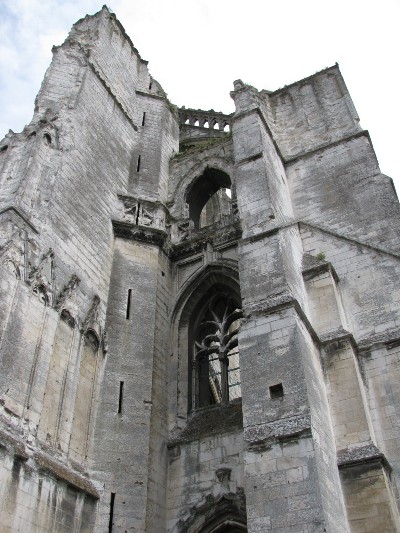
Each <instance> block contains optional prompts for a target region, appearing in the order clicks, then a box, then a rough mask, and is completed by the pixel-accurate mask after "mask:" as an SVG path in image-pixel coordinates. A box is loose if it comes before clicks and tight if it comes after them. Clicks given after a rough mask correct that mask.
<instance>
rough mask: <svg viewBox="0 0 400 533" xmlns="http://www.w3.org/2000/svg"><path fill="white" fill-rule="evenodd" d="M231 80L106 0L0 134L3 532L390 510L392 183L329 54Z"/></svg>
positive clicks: (396, 364) (244, 521)
mask: <svg viewBox="0 0 400 533" xmlns="http://www.w3.org/2000/svg"><path fill="white" fill-rule="evenodd" d="M228 89H229V88H227V90H228ZM231 97H232V98H233V100H234V103H235V112H234V113H233V114H231V115H225V114H223V113H218V112H215V111H213V110H210V111H202V110H194V109H186V108H180V109H178V108H176V107H175V106H174V105H173V104H171V103H170V102H169V101H168V99H167V96H166V94H165V92H164V91H163V89H162V88H161V86H160V84H159V83H158V82H157V81H156V80H154V79H152V77H151V76H150V74H149V70H148V67H147V61H144V60H143V59H142V58H141V57H140V55H139V52H138V51H137V50H136V49H135V47H134V46H133V44H132V42H131V40H130V38H129V37H128V36H127V35H126V33H125V31H124V29H123V27H122V25H121V24H120V22H119V21H118V20H117V18H116V17H115V15H114V14H112V13H110V11H109V10H108V8H107V7H103V9H102V10H101V11H100V12H98V13H97V14H95V15H93V16H86V17H85V18H84V19H82V20H80V21H78V22H77V23H76V24H75V25H74V26H73V28H72V30H71V32H70V34H69V36H68V38H67V39H66V41H65V42H64V44H62V45H61V46H58V47H55V48H54V49H53V61H52V63H51V65H50V67H49V69H48V71H47V73H46V76H45V78H44V81H43V84H42V87H41V89H40V92H39V94H38V96H37V98H36V101H35V110H34V116H33V119H32V121H31V122H30V124H28V125H27V126H26V127H25V128H24V130H23V131H22V133H14V132H12V131H10V133H9V134H7V135H6V137H5V138H4V139H3V140H2V141H1V143H0V183H1V198H0V201H1V204H0V270H1V277H0V280H1V308H0V458H1V468H0V480H1V482H0V493H1V498H0V509H1V512H0V530H1V532H16V531H20V532H24V533H30V532H35V533H43V532H46V533H47V532H56V533H67V532H68V533H78V532H79V533H80V532H95V533H132V532H148V533H163V532H169V533H217V532H218V533H224V532H225V533H228V532H230V533H239V532H247V531H248V532H251V533H255V532H274V533H278V532H279V533H288V532H291V533H306V532H307V533H311V532H313V533H322V532H329V533H345V532H352V533H376V532H377V531H379V533H384V532H395V531H400V521H399V507H398V506H399V492H398V487H399V484H400V408H399V406H400V285H399V274H400V208H399V203H398V200H397V196H396V193H395V190H394V188H393V184H392V181H391V179H390V178H388V177H387V176H385V175H382V174H381V172H380V170H379V166H378V162H377V159H376V156H375V153H374V150H373V147H372V144H371V140H370V137H369V134H368V132H367V131H366V130H363V129H362V128H361V126H360V123H359V119H358V116H357V113H356V110H355V108H354V106H353V103H352V101H351V98H350V96H349V93H348V91H347V89H346V86H345V83H344V81H343V78H342V76H341V74H340V71H339V68H338V66H337V65H334V66H332V67H331V68H327V69H325V70H323V71H321V72H318V73H317V74H314V75H312V76H310V77H308V78H306V79H303V80H301V81H298V82H295V83H292V84H291V85H288V86H285V87H284V88H282V89H278V90H275V91H268V90H261V91H259V90H257V89H255V88H254V87H252V86H249V85H246V84H244V83H243V82H242V81H240V80H237V81H235V82H234V85H233V91H232V92H231Z"/></svg>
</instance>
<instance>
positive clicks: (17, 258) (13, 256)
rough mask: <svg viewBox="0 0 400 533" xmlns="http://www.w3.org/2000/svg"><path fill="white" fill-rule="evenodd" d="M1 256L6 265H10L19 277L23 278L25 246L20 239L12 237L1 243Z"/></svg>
mask: <svg viewBox="0 0 400 533" xmlns="http://www.w3.org/2000/svg"><path fill="white" fill-rule="evenodd" d="M0 258H1V262H2V263H3V264H4V265H10V266H11V267H12V270H13V272H14V274H15V277H16V278H17V279H22V278H23V273H24V246H23V243H22V242H20V240H16V239H15V240H14V239H10V240H8V241H6V242H5V243H4V244H3V245H0Z"/></svg>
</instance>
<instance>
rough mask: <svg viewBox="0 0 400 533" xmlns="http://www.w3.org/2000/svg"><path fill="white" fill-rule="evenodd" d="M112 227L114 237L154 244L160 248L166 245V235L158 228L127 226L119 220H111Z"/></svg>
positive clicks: (127, 224) (126, 223)
mask: <svg viewBox="0 0 400 533" xmlns="http://www.w3.org/2000/svg"><path fill="white" fill-rule="evenodd" d="M112 225H113V229H114V234H115V236H116V237H120V238H122V239H128V240H133V241H139V242H144V243H147V244H155V245H157V246H160V247H161V248H163V247H164V245H165V243H166V239H167V234H166V233H165V231H162V230H160V229H158V228H152V227H149V226H138V225H136V224H129V223H128V222H121V221H119V220H112Z"/></svg>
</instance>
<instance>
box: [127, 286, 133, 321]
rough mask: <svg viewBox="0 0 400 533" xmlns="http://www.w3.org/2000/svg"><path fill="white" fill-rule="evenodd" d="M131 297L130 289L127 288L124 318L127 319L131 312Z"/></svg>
mask: <svg viewBox="0 0 400 533" xmlns="http://www.w3.org/2000/svg"><path fill="white" fill-rule="evenodd" d="M131 298H132V289H129V290H128V299H127V302H126V319H127V320H129V317H130V314H131Z"/></svg>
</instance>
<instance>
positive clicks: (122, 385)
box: [118, 381, 124, 413]
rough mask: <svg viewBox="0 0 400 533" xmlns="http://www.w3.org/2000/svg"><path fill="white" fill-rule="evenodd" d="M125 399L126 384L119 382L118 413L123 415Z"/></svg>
mask: <svg viewBox="0 0 400 533" xmlns="http://www.w3.org/2000/svg"><path fill="white" fill-rule="evenodd" d="M123 397H124V382H123V381H120V382H119V399H118V413H122V401H123Z"/></svg>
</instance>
